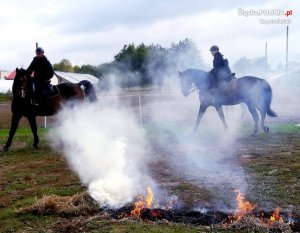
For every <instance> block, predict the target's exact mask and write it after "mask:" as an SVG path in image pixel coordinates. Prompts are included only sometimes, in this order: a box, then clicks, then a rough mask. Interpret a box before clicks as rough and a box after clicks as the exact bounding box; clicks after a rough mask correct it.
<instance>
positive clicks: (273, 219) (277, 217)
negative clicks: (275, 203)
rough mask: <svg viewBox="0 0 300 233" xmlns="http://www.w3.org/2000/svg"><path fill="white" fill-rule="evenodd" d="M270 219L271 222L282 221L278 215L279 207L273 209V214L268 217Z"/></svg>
mask: <svg viewBox="0 0 300 233" xmlns="http://www.w3.org/2000/svg"><path fill="white" fill-rule="evenodd" d="M270 220H271V222H275V221H277V222H281V223H282V222H283V218H282V217H281V216H280V213H279V208H278V207H277V208H276V209H275V210H274V213H273V215H272V216H271V217H270Z"/></svg>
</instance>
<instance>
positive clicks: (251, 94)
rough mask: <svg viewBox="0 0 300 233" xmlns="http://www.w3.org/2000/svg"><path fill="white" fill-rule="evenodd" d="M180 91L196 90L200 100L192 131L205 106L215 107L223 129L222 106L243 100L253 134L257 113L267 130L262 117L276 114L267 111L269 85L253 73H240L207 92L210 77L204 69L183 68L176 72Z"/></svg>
mask: <svg viewBox="0 0 300 233" xmlns="http://www.w3.org/2000/svg"><path fill="white" fill-rule="evenodd" d="M179 78H180V84H181V91H182V94H183V95H184V96H185V97H187V96H188V95H189V94H190V93H191V91H192V89H194V87H196V88H198V90H199V100H200V102H201V104H200V108H199V113H198V117H197V121H196V125H195V128H194V130H196V129H197V128H198V126H199V123H200V120H201V118H202V117H203V114H204V113H205V111H206V109H207V108H208V107H209V106H213V107H215V108H216V110H217V112H218V114H219V117H220V119H221V120H222V122H223V125H224V128H225V129H226V128H227V123H226V121H225V117H224V113H223V108H222V105H236V104H240V103H242V102H243V103H245V104H246V105H247V106H248V109H249V111H250V113H251V114H252V117H253V119H254V122H255V127H254V132H253V135H256V134H257V132H258V121H259V116H258V113H257V110H258V111H259V112H260V115H261V127H262V129H263V130H264V131H265V132H266V133H268V132H269V128H268V127H267V126H265V118H266V115H267V114H268V115H269V116H270V117H277V115H276V113H275V112H273V111H272V110H271V107H270V105H271V101H272V88H271V86H270V85H269V83H268V82H267V81H266V80H264V79H260V78H257V77H253V76H243V77H241V78H234V79H232V80H231V82H230V83H229V84H226V85H225V86H224V84H223V85H221V86H222V88H219V89H217V90H215V91H213V92H212V91H211V90H210V89H209V87H210V82H211V80H210V76H209V74H208V72H205V71H203V70H197V69H187V70H185V71H183V72H179Z"/></svg>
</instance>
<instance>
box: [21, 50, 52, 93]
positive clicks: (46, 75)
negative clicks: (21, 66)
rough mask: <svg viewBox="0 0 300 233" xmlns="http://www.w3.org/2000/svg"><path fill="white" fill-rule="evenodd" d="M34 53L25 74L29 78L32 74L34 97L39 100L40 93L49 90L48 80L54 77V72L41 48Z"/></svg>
mask: <svg viewBox="0 0 300 233" xmlns="http://www.w3.org/2000/svg"><path fill="white" fill-rule="evenodd" d="M35 53H36V56H35V57H34V58H33V60H32V62H31V64H30V65H29V67H28V68H27V70H26V72H27V75H29V76H30V75H32V73H33V72H34V78H33V81H34V85H35V97H37V98H40V97H41V93H42V92H43V91H47V89H49V85H50V79H51V78H52V77H53V75H54V70H53V68H52V65H51V63H50V62H49V61H48V59H47V57H46V56H45V55H44V50H43V49H42V48H41V47H38V48H37V49H36V50H35Z"/></svg>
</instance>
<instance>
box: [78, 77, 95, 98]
mask: <svg viewBox="0 0 300 233" xmlns="http://www.w3.org/2000/svg"><path fill="white" fill-rule="evenodd" d="M78 84H79V86H84V93H85V96H86V97H87V99H88V101H90V102H95V101H96V100H97V96H96V91H95V88H94V86H93V84H92V83H91V82H90V81H88V80H83V81H80V82H79V83H78Z"/></svg>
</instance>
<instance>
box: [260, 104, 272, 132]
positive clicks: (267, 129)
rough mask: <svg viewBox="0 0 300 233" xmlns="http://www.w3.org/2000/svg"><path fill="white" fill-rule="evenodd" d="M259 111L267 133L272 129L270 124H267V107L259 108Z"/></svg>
mask: <svg viewBox="0 0 300 233" xmlns="http://www.w3.org/2000/svg"><path fill="white" fill-rule="evenodd" d="M259 112H260V116H261V128H262V129H263V131H265V133H269V131H270V129H269V127H268V126H266V125H265V119H266V115H267V112H266V110H265V109H259Z"/></svg>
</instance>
